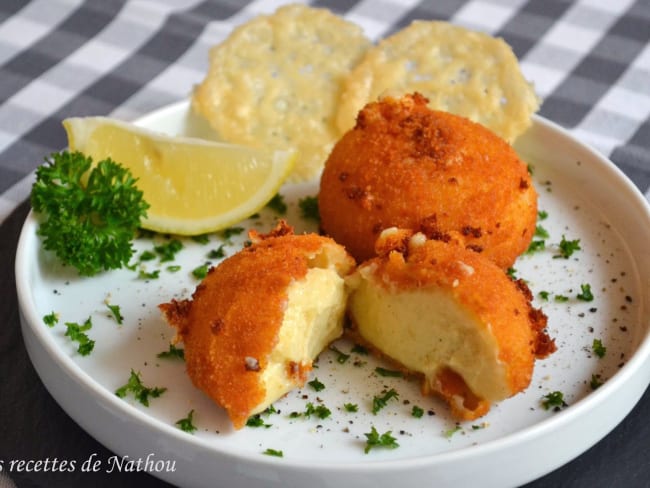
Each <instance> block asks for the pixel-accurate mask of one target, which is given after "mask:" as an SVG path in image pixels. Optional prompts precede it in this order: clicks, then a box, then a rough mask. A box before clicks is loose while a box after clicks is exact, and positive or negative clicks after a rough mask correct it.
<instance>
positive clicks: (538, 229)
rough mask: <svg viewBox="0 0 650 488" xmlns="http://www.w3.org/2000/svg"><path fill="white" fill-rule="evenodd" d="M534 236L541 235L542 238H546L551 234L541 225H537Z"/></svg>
mask: <svg viewBox="0 0 650 488" xmlns="http://www.w3.org/2000/svg"><path fill="white" fill-rule="evenodd" d="M535 237H541V238H542V239H548V238H549V237H551V235H550V234H549V233H548V231H547V230H546V229H545V228H544V227H542V226H541V225H537V226H536V227H535Z"/></svg>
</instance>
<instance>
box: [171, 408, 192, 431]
mask: <svg viewBox="0 0 650 488" xmlns="http://www.w3.org/2000/svg"><path fill="white" fill-rule="evenodd" d="M192 417H194V410H190V413H188V414H187V417H185V418H183V419H180V420H177V421H176V425H178V428H179V429H181V430H182V431H183V432H187V433H189V434H193V433H194V432H196V426H195V425H194V423H193V422H192Z"/></svg>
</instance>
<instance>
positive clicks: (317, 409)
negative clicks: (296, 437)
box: [289, 402, 332, 419]
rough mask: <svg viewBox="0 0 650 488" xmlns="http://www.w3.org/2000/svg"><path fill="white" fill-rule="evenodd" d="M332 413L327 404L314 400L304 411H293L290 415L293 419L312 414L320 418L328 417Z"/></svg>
mask: <svg viewBox="0 0 650 488" xmlns="http://www.w3.org/2000/svg"><path fill="white" fill-rule="evenodd" d="M331 414H332V411H331V410H330V409H329V408H327V407H326V406H325V405H316V406H314V404H313V403H312V402H309V403H307V405H306V406H305V411H304V412H291V414H289V417H290V418H292V419H295V418H298V417H301V416H302V417H305V418H310V417H311V416H312V415H315V416H316V417H318V418H319V419H326V418H327V417H329V416H330V415H331Z"/></svg>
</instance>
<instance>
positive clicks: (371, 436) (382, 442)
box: [363, 425, 399, 454]
mask: <svg viewBox="0 0 650 488" xmlns="http://www.w3.org/2000/svg"><path fill="white" fill-rule="evenodd" d="M391 432H392V431H390V430H389V431H387V432H384V433H383V434H379V432H377V429H376V428H375V426H374V425H373V426H371V427H370V432H368V433H365V434H364V435H365V436H366V448H365V449H364V451H363V452H364V453H366V454H368V453H369V452H370V450H371V449H374V448H376V447H385V448H386V449H396V448H398V447H399V444H398V443H397V440H396V439H395V438H394V437H393V436H392V435H391Z"/></svg>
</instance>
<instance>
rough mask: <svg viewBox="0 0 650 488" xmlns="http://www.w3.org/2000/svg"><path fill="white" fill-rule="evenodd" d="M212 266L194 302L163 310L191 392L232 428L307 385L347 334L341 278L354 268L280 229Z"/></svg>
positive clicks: (315, 241)
mask: <svg viewBox="0 0 650 488" xmlns="http://www.w3.org/2000/svg"><path fill="white" fill-rule="evenodd" d="M249 237H250V239H251V240H252V245H251V246H249V247H246V248H244V249H243V250H242V251H240V252H239V253H237V254H235V255H233V256H231V257H229V258H227V259H225V260H224V261H222V262H221V263H220V264H219V265H218V266H217V267H214V268H212V269H211V270H210V271H209V273H208V275H207V276H206V278H205V279H204V280H203V281H202V282H201V283H200V284H199V285H198V287H197V288H196V290H195V291H194V293H193V295H192V298H191V299H188V300H181V301H177V300H172V301H171V302H169V303H164V304H162V305H160V306H159V307H160V309H161V310H162V312H163V314H164V316H165V318H166V319H167V321H168V323H169V324H170V325H172V326H174V327H175V328H176V329H177V340H180V341H183V342H184V345H185V361H186V365H187V372H188V375H189V377H190V378H191V380H192V382H193V383H194V385H195V386H197V387H198V388H199V389H201V390H203V391H204V392H205V393H206V394H207V395H208V396H210V397H211V398H212V399H213V400H214V401H215V402H216V403H217V404H219V405H221V406H222V407H224V408H225V409H226V411H227V413H228V416H229V417H230V419H231V421H232V423H233V426H234V427H235V428H236V429H239V428H241V427H243V426H244V425H245V424H246V420H247V419H248V418H249V417H250V416H251V415H253V414H256V413H258V412H261V411H263V410H264V409H265V408H267V407H268V406H269V405H270V404H271V403H272V402H274V401H275V400H277V399H278V398H280V397H282V396H283V395H285V394H286V393H287V392H289V391H290V390H291V389H293V388H294V387H296V386H301V385H302V384H304V382H305V380H306V379H307V376H308V374H309V372H310V370H311V369H312V362H313V360H314V359H315V358H316V356H317V355H318V354H319V353H320V352H321V351H322V350H323V349H324V348H325V347H326V346H327V345H328V344H329V343H330V342H331V341H333V340H335V339H337V338H338V337H339V336H341V334H342V332H343V328H342V322H343V317H344V310H345V304H346V298H347V291H346V287H345V284H344V277H345V276H346V275H347V274H348V273H350V272H351V271H352V270H353V268H354V266H355V262H354V260H353V259H352V258H351V257H350V256H349V255H348V254H347V253H346V251H345V250H344V249H343V247H342V246H340V245H338V244H336V243H335V242H334V241H333V240H331V239H329V238H326V237H322V236H319V235H316V234H304V235H294V234H293V229H292V228H291V227H290V226H288V225H287V224H286V223H285V222H280V223H279V224H278V227H276V229H275V230H273V231H272V232H271V233H269V234H266V235H260V234H258V233H257V232H255V231H251V232H249Z"/></svg>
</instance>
